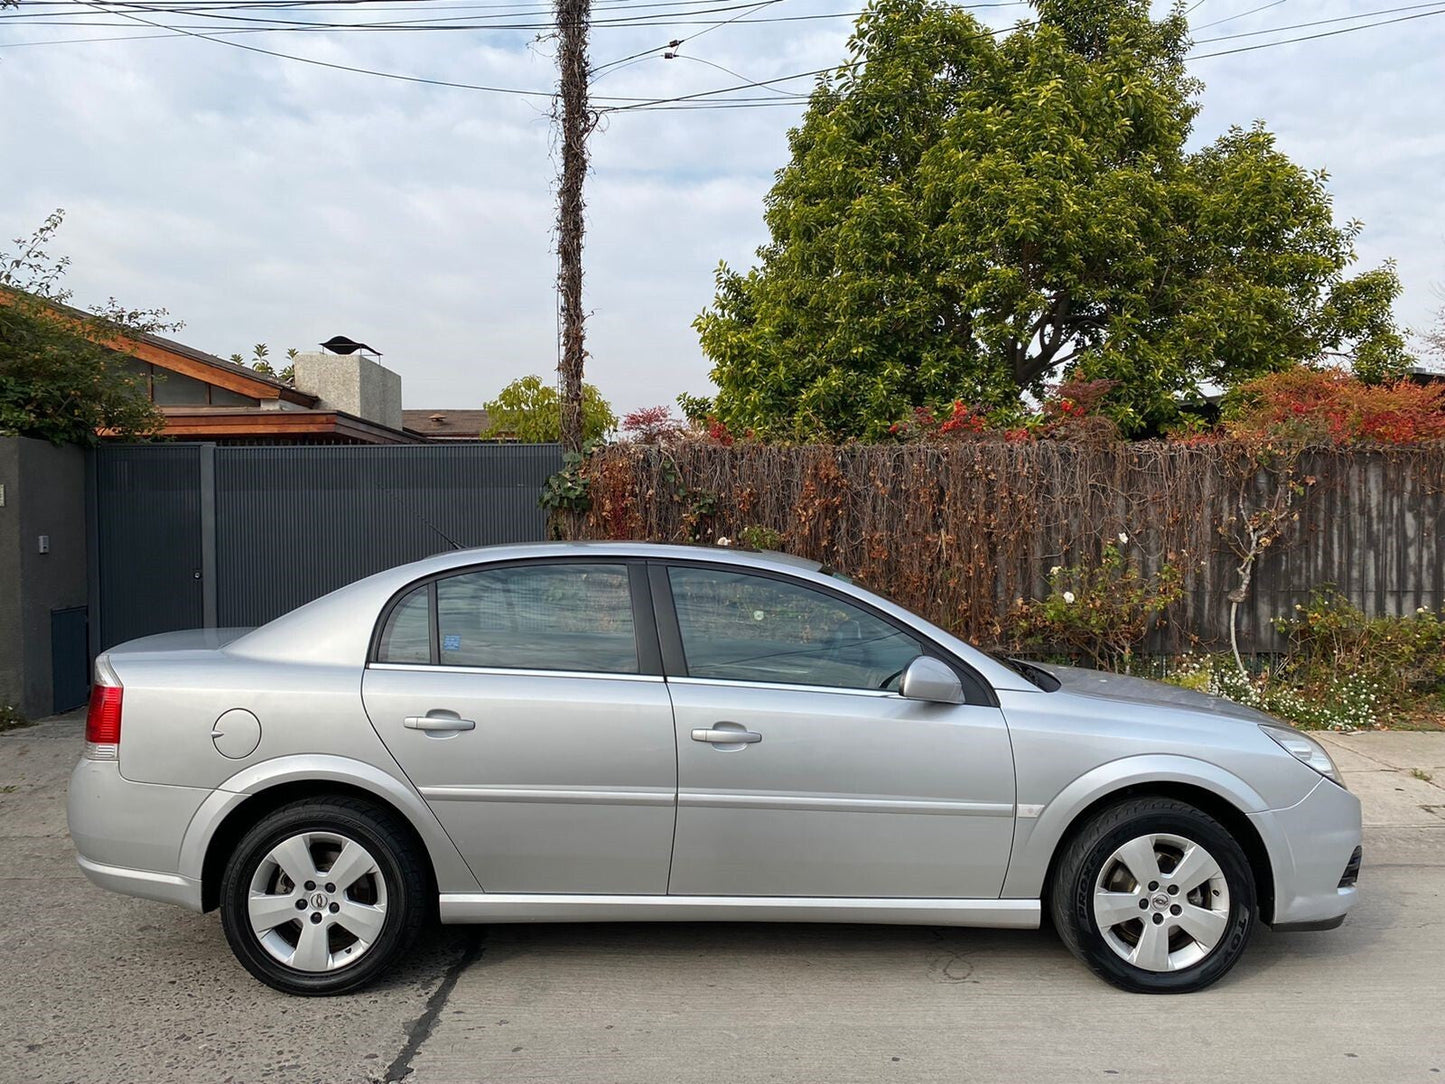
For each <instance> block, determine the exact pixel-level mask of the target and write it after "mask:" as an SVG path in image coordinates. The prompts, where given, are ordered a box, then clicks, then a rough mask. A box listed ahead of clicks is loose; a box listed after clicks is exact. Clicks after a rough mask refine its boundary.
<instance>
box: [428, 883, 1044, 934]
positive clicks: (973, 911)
mask: <svg viewBox="0 0 1445 1084" xmlns="http://www.w3.org/2000/svg"><path fill="white" fill-rule="evenodd" d="M440 911H441V920H442V921H443V922H445V923H466V922H489V923H503V922H709V921H717V922H877V923H887V924H895V925H917V926H987V927H993V928H998V929H1017V930H1033V929H1037V928H1038V926H1039V918H1040V906H1039V901H1038V900H934V899H922V900H917V899H852V898H842V899H819V898H815V897H801V896H800V897H793V896H581V895H578V896H572V895H566V896H563V895H542V894H514V893H499V892H444V893H442V895H441V898H440Z"/></svg>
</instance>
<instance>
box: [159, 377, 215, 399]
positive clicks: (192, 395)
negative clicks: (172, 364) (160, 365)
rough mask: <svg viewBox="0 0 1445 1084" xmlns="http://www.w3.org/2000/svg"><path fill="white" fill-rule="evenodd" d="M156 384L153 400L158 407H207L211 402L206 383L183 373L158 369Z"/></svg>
mask: <svg viewBox="0 0 1445 1084" xmlns="http://www.w3.org/2000/svg"><path fill="white" fill-rule="evenodd" d="M154 384H155V395H154V396H153V398H154V399H155V401H156V404H157V405H158V406H205V404H206V403H207V402H209V401H210V397H209V396H208V395H207V392H206V385H205V383H204V382H202V381H200V380H192V379H191V378H190V377H188V376H186V375H184V374H183V373H171V372H166V370H164V369H156V370H155V377H154Z"/></svg>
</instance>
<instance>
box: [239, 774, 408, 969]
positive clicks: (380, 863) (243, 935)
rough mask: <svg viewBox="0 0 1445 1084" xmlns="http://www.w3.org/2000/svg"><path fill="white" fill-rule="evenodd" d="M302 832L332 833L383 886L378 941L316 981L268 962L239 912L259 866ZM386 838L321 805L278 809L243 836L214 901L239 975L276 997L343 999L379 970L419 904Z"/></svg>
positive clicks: (356, 816)
mask: <svg viewBox="0 0 1445 1084" xmlns="http://www.w3.org/2000/svg"><path fill="white" fill-rule="evenodd" d="M304 832H327V833H334V834H336V835H340V836H345V837H347V838H349V839H352V840H354V841H355V842H357V843H359V844H361V846H363V847H365V848H366V849H367V851H369V852H370V853H371V856H372V857H373V858H375V859H376V864H377V869H378V870H379V872H380V874H381V878H382V881H383V882H384V883H385V886H386V901H387V906H386V919H385V921H384V923H383V925H382V930H381V936H380V937H378V938H377V939H376V941H375V942H374V943H373V944H372V946H371V947H370V948H369V949H368V950H367V951H366V953H365V954H364V955H363V956H362V957H361V958H360V959H359V960H357V961H355V962H354V963H352V964H348V965H347V966H345V967H342V968H339V969H338V970H336V971H328V972H323V973H320V974H316V973H312V972H307V971H299V970H296V969H294V968H291V967H288V966H287V965H285V964H283V963H281V962H280V961H278V960H276V959H275V958H274V957H273V956H271V954H270V953H268V952H267V951H266V949H265V948H264V947H263V946H262V944H261V942H260V938H258V937H257V936H256V933H255V931H254V930H253V929H252V928H251V922H250V917H249V913H248V910H247V899H248V896H249V894H250V888H251V881H252V878H253V877H254V876H255V873H256V869H257V867H258V866H259V865H260V864H261V862H262V860H263V859H264V858H265V857H266V855H267V854H269V853H270V852H271V849H272V848H273V847H275V846H276V845H277V844H278V843H280V842H281V841H282V840H285V839H287V838H289V837H291V836H295V835H299V834H301V833H304ZM389 835H390V833H387V832H386V831H385V830H384V829H379V826H378V824H377V823H376V822H375V821H374V820H373V818H371V817H369V816H367V815H366V814H362V813H357V812H354V811H352V810H349V809H345V808H343V807H339V806H332V805H327V804H323V803H313V804H308V805H305V806H293V807H287V808H282V809H279V810H277V811H276V812H274V813H272V814H270V815H269V816H267V817H265V818H263V819H262V820H261V821H260V822H259V823H258V824H257V825H256V826H255V827H254V828H252V829H251V830H250V831H249V832H247V833H246V835H245V836H244V837H242V839H241V842H240V843H239V844H238V845H237V847H236V849H235V851H234V852H233V853H232V855H231V858H230V860H229V861H228V862H227V863H226V871H225V875H224V877H223V879H222V882H221V894H220V898H221V925H222V927H223V928H224V930H225V933H226V940H227V941H228V942H230V945H231V949H232V951H233V952H234V953H235V954H236V957H237V959H239V960H240V961H241V963H242V965H243V966H244V967H245V968H246V970H247V971H249V972H251V974H252V975H254V976H255V977H256V978H258V979H260V980H261V981H262V982H264V983H266V985H268V986H271V987H273V988H275V989H277V990H281V991H284V992H286V993H291V994H303V995H307V994H309V995H326V994H337V993H344V992H346V991H348V990H353V989H356V988H357V987H359V986H362V985H364V984H365V983H367V982H368V981H370V980H371V979H372V978H373V977H374V976H375V975H376V974H377V972H379V971H381V970H383V969H384V968H385V967H386V966H387V965H388V964H389V963H390V962H391V958H392V957H393V956H394V955H395V954H396V952H397V951H398V949H399V947H400V942H401V940H402V939H403V937H404V936H405V932H406V929H407V927H408V925H409V923H408V921H407V917H408V913H409V912H410V911H412V910H413V909H415V908H416V907H417V906H418V904H419V901H418V900H416V899H413V898H412V893H411V891H410V890H409V886H408V884H407V881H406V878H405V877H403V876H402V871H401V865H400V862H399V856H398V855H397V853H396V843H395V842H394V841H393V840H392V839H390V838H388V836H389Z"/></svg>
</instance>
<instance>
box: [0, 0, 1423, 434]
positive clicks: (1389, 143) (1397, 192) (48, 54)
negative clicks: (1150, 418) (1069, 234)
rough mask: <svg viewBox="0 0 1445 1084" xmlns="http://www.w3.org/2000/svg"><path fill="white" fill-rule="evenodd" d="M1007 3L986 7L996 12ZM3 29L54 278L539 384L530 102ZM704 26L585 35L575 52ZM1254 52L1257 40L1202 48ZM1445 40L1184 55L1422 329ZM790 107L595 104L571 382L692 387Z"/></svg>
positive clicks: (337, 47)
mask: <svg viewBox="0 0 1445 1084" xmlns="http://www.w3.org/2000/svg"><path fill="white" fill-rule="evenodd" d="M854 3H856V0H854ZM516 6H517V7H521V6H523V5H522V3H521V2H519V3H518V4H517V5H516ZM1255 6H1258V5H1257V3H1252V2H1250V0H1204V3H1203V4H1201V5H1200V6H1199V8H1198V9H1197V10H1196V11H1195V13H1194V15H1193V16H1192V18H1193V20H1194V21H1195V23H1196V25H1198V24H1199V23H1200V22H1207V21H1211V20H1215V19H1224V18H1227V17H1229V16H1231V15H1233V14H1235V13H1236V12H1239V11H1246V10H1248V9H1249V8H1251V7H1255ZM79 8H80V9H81V10H85V9H84V6H83V5H79ZM849 8H850V4H849V2H848V0H788V3H787V4H786V5H781V4H780V5H775V6H773V7H770V8H768V9H765V13H766V14H784V13H786V14H789V15H804V14H816V13H824V12H833V11H844V10H849ZM332 10H333V12H335V11H337V10H339V11H341V12H343V13H345V12H346V10H347V9H345V8H342V9H332ZM436 10H437V9H436V8H434V7H432V6H431V5H428V6H427V7H423V8H421V11H422V12H423V13H430V12H432V11H436ZM444 10H452V9H444ZM473 10H475V9H473ZM652 10H661V9H652ZM672 10H681V9H680V8H678V9H672ZM1372 10H1377V6H1376V5H1374V4H1372V3H1371V2H1369V0H1327V2H1321V3H1312V4H1309V5H1302V4H1301V5H1296V4H1293V3H1287V4H1282V5H1279V6H1276V7H1275V8H1273V9H1271V10H1269V11H1266V12H1260V13H1258V14H1256V15H1252V16H1247V17H1244V18H1238V19H1233V20H1231V21H1229V22H1227V23H1225V24H1223V25H1220V26H1218V27H1214V28H1208V29H1204V30H1201V31H1200V32H1199V33H1198V35H1197V36H1198V37H1200V38H1204V37H1214V36H1217V35H1221V34H1233V33H1241V32H1247V31H1251V30H1256V29H1261V28H1265V27H1271V26H1281V25H1285V24H1289V23H1296V22H1304V21H1308V20H1312V19H1321V18H1330V17H1333V16H1336V15H1347V14H1351V13H1358V12H1363V11H1372ZM1026 12H1027V9H1025V8H1023V7H1022V6H1019V7H1015V8H1005V9H1002V10H993V11H990V12H986V13H984V14H986V15H988V16H989V20H990V22H991V25H994V26H1002V25H1005V24H1007V23H1010V22H1012V21H1013V20H1015V19H1017V18H1019V17H1022V16H1023V15H1025V14H1026ZM438 14H440V11H438ZM599 14H602V13H601V12H599ZM606 14H607V15H610V14H611V12H607V13H606ZM728 14H730V13H728ZM77 17H78V16H72V18H77ZM287 17H295V16H293V15H292V14H291V13H289V12H288V13H287ZM301 17H306V16H305V15H303V16H301ZM310 17H313V18H315V17H317V15H315V14H311V15H310ZM393 17H401V16H393ZM689 17H691V16H689ZM726 17H727V14H719V15H717V16H714V17H713V18H714V19H719V18H726ZM171 18H180V17H177V16H172V17H171ZM700 18H704V19H705V17H700ZM88 21H92V22H101V21H105V22H124V20H122V19H120V18H118V17H115V16H111V15H106V16H104V17H101V16H99V15H96V16H95V17H94V18H90V19H89V20H88ZM20 24H21V20H16V19H8V20H0V101H3V102H4V109H3V114H0V116H3V119H0V163H3V164H4V165H3V174H0V175H3V177H4V183H5V190H6V196H7V198H6V199H5V201H4V203H3V204H0V235H3V236H5V237H7V238H8V237H14V236H19V235H22V234H28V233H29V232H30V231H31V230H32V229H33V228H34V227H35V225H37V224H38V223H39V222H40V221H41V220H42V219H43V218H44V216H45V215H46V214H47V213H48V212H49V211H50V210H52V209H53V208H55V207H65V208H66V210H67V212H68V214H67V220H66V225H65V228H64V230H63V231H62V234H61V238H60V244H59V245H58V248H59V249H60V250H62V251H64V252H66V253H68V254H69V255H70V256H71V257H72V258H73V261H74V262H73V266H72V271H71V274H70V285H71V287H72V288H73V289H74V290H75V293H76V297H77V300H78V301H80V302H81V303H89V302H92V301H100V300H103V299H104V298H105V297H107V296H109V295H112V294H114V295H115V296H117V297H118V298H120V299H121V300H123V301H124V302H126V303H127V304H130V305H136V306H146V305H161V306H165V307H166V308H168V309H169V310H170V311H171V312H172V314H173V315H175V316H176V317H178V318H180V319H183V320H185V321H186V325H187V326H186V328H185V329H184V330H183V331H181V332H180V333H178V335H177V337H178V338H180V339H181V340H182V341H184V342H186V343H188V344H190V345H193V346H195V347H198V348H200V349H204V350H209V351H211V352H214V353H217V354H221V355H222V356H225V355H228V354H230V353H232V352H242V353H249V350H250V346H251V344H253V343H255V342H260V341H265V342H267V343H269V344H270V346H271V348H272V352H273V355H279V354H280V353H281V352H282V351H283V350H284V349H285V348H286V347H288V346H298V347H301V348H302V349H306V348H309V347H310V346H311V345H312V344H314V343H317V342H319V341H321V340H322V339H325V338H328V337H330V336H331V335H333V334H338V333H339V334H347V335H351V336H353V337H355V338H358V339H361V340H364V341H366V342H369V343H371V344H373V345H375V346H376V347H378V348H379V349H380V350H382V351H383V352H384V353H385V359H384V360H385V361H386V362H387V364H389V365H391V366H392V367H393V368H395V369H397V370H398V371H399V372H400V373H401V374H402V377H403V386H404V389H405V391H404V395H405V401H406V405H407V406H409V407H453V408H456V407H468V406H476V405H478V404H479V403H480V402H481V401H482V400H484V399H485V398H487V397H489V396H490V395H492V394H493V393H495V391H496V390H497V389H498V388H499V387H500V386H501V385H502V384H504V383H505V382H506V381H508V380H509V379H511V378H512V377H514V376H518V375H522V374H525V373H529V372H535V373H539V374H544V375H546V374H549V373H550V370H551V369H552V367H553V366H554V364H555V356H556V347H555V309H554V297H553V292H552V284H553V277H554V274H555V256H554V255H553V252H552V248H551V229H552V219H553V214H554V211H553V205H552V191H553V177H554V174H555V171H556V164H555V160H554V157H553V142H552V135H551V128H550V124H549V120H548V108H549V103H548V101H547V100H546V99H544V98H537V99H523V98H516V97H511V96H502V95H491V94H482V93H477V92H472V91H465V90H456V89H445V88H436V87H424V86H415V85H408V84H404V83H398V82H392V81H388V80H382V79H376V78H371V77H367V76H363V75H356V74H350V73H346V72H340V71H334V70H328V69H324V68H318V67H312V66H308V65H304V64H298V63H294V62H291V61H286V60H280V59H276V58H272V57H267V56H260V55H256V54H252V53H247V52H244V51H241V50H238V49H233V48H228V47H225V46H222V45H218V44H214V43H212V42H207V41H198V40H194V39H185V38H167V39H163V40H144V41H124V42H109V43H88V44H68V45H35V46H25V47H11V48H4V47H3V46H6V45H15V44H16V43H21V42H26V41H44V40H51V39H55V38H72V37H80V36H85V35H91V36H110V35H122V34H129V33H148V32H152V31H149V30H148V29H147V28H143V27H134V28H132V29H124V28H111V29H105V28H95V29H89V30H81V29H78V28H70V29H67V28H65V27H64V26H55V25H52V26H47V27H43V28H41V27H35V26H23V25H20ZM706 25H707V23H706V22H705V21H704V22H702V23H699V24H694V25H688V26H678V27H662V28H642V29H638V28H629V29H615V28H606V29H604V28H599V29H598V30H597V31H596V32H595V33H594V36H593V44H592V56H593V62H594V64H601V63H604V62H606V61H608V60H611V59H614V58H616V57H621V56H626V55H627V54H629V53H632V52H636V51H638V50H641V49H647V48H650V47H653V46H657V45H660V44H661V43H663V42H664V41H666V40H668V39H669V38H670V37H673V36H676V37H683V36H686V35H687V34H689V33H696V32H697V31H701V30H703V29H704V28H705V26H706ZM1340 25H1348V24H1340ZM849 27H850V23H849V20H847V19H834V20H818V21H811V22H809V21H804V22H790V23H770V24H753V25H748V24H745V23H741V22H739V23H735V24H733V25H730V26H727V27H723V28H719V29H718V30H716V31H713V32H709V33H708V34H706V35H705V36H700V37H699V38H698V40H697V41H696V42H695V43H687V44H685V45H684V46H683V51H684V52H687V53H690V54H691V55H693V56H696V57H700V58H704V59H707V60H709V61H712V62H714V63H716V64H721V65H723V66H725V67H728V68H732V69H734V70H736V71H738V72H740V73H742V74H743V75H745V76H747V77H748V78H749V79H769V78H773V77H775V76H779V75H785V74H789V73H792V72H797V71H804V70H810V69H815V68H821V67H824V66H827V65H829V64H832V63H836V62H837V61H839V60H840V59H842V58H843V55H844V54H843V44H844V41H845V40H846V37H847V33H848V30H849ZM1331 28H1332V27H1322V28H1320V29H1331ZM1310 32H1311V31H1309V30H1300V31H1294V32H1292V33H1293V34H1303V33H1310ZM1281 36H1291V34H1290V33H1286V34H1283V35H1281ZM529 38H530V35H529V34H527V33H510V34H502V33H497V32H491V33H480V32H478V33H470V32H456V33H454V32H441V33H410V34H373V33H357V34H324V35H323V34H295V33H292V34H266V35H247V36H245V37H238V38H235V39H232V40H237V41H243V42H246V43H248V44H256V45H260V46H262V47H265V48H271V49H277V50H280V51H282V52H291V53H297V54H303V55H306V56H310V57H315V58H317V59H322V60H326V61H330V62H333V63H338V64H349V65H354V66H358V67H367V68H375V69H380V70H386V71H394V72H403V73H408V74H416V75H425V76H427V77H431V78H438V79H446V80H452V81H459V82H468V83H484V84H490V85H501V86H509V87H521V88H533V89H538V90H543V91H546V90H550V89H551V87H552V85H553V82H554V79H555V75H554V72H553V68H552V60H551V57H550V53H549V47H548V46H547V45H546V44H545V43H544V44H542V45H535V46H534V45H531V44H529ZM1262 40H1269V39H1268V38H1241V39H1237V40H1234V41H1228V42H1220V43H1218V44H1216V45H1212V46H1207V47H1206V46H1200V47H1199V51H1205V50H1206V49H1208V50H1209V51H1213V50H1215V49H1220V48H1229V47H1231V46H1238V45H1248V44H1254V43H1257V42H1259V41H1262ZM1442 56H1445V16H1442V17H1440V18H1436V19H1421V20H1417V21H1415V22H1410V23H1402V24H1398V25H1395V26H1384V27H1379V28H1375V29H1371V30H1365V31H1361V32H1360V33H1357V34H1348V35H1342V36H1339V37H1335V38H1328V39H1323V40H1319V41H1312V42H1302V43H1300V44H1297V45H1290V46H1283V47H1280V48H1275V49H1265V50H1260V51H1257V52H1252V53H1242V54H1239V55H1236V56H1230V57H1220V58H1216V59H1210V60H1202V61H1200V62H1198V64H1197V65H1196V66H1195V71H1196V74H1198V75H1200V76H1201V77H1202V78H1203V79H1204V80H1205V81H1206V83H1207V89H1206V91H1205V95H1204V99H1203V101H1204V110H1203V112H1202V114H1201V116H1200V118H1199V121H1198V123H1197V125H1196V142H1204V141H1207V140H1209V139H1212V138H1213V137H1214V136H1215V135H1217V134H1218V133H1219V132H1220V131H1222V130H1224V129H1225V128H1226V127H1228V126H1229V125H1230V124H1231V123H1238V124H1248V123H1249V122H1250V121H1252V120H1253V119H1254V118H1256V117H1261V118H1263V119H1264V120H1265V121H1266V123H1267V124H1268V125H1269V127H1270V128H1271V130H1273V131H1275V132H1276V133H1277V134H1278V136H1279V139H1280V144H1281V147H1282V148H1283V149H1284V150H1285V151H1286V152H1287V153H1289V154H1290V155H1291V156H1292V157H1293V158H1295V160H1296V161H1298V162H1300V163H1301V164H1303V165H1306V166H1310V167H1323V168H1326V169H1328V170H1329V171H1330V174H1331V177H1332V180H1331V188H1332V190H1333V192H1334V194H1335V197H1336V209H1337V212H1338V214H1339V215H1340V217H1341V218H1347V217H1355V218H1360V219H1363V220H1364V222H1365V225H1366V229H1365V233H1364V235H1363V236H1362V237H1361V240H1360V244H1359V249H1360V255H1361V260H1362V265H1364V266H1370V265H1373V264H1376V263H1379V262H1380V261H1381V260H1382V259H1385V258H1387V257H1391V256H1393V257H1395V258H1396V259H1397V260H1398V262H1399V267H1400V273H1401V275H1402V277H1403V279H1404V281H1405V285H1406V294H1405V297H1404V299H1403V300H1402V302H1401V304H1400V306H1399V310H1398V311H1399V314H1400V317H1401V319H1402V320H1403V321H1404V322H1405V323H1407V324H1411V325H1414V326H1416V327H1424V326H1426V325H1427V324H1428V322H1429V319H1430V315H1431V314H1432V312H1433V311H1434V309H1435V307H1436V305H1437V304H1438V301H1437V299H1436V298H1435V296H1434V295H1433V294H1432V293H1431V289H1430V287H1431V285H1432V284H1434V283H1438V282H1440V281H1441V280H1442V279H1445V259H1442V245H1445V210H1442V201H1441V200H1440V193H1441V188H1440V180H1439V175H1440V163H1441V161H1442V160H1445V155H1442V152H1445V130H1442V128H1441V126H1440V122H1439V116H1438V99H1439V87H1440V84H1441V77H1442V76H1445V62H1442V61H1441V59H1440V58H1441V57H1442ZM733 81H734V80H733V79H732V77H731V76H728V75H726V74H724V73H723V72H720V71H717V70H715V69H712V68H709V67H707V66H705V65H703V64H699V63H683V62H680V61H665V60H663V59H661V58H660V57H658V58H653V59H648V60H645V61H642V62H640V63H637V64H633V65H630V66H628V67H626V68H621V67H619V68H618V69H617V70H616V71H614V72H612V73H610V74H609V75H607V76H606V77H605V78H603V79H602V80H601V81H600V82H599V83H598V85H597V87H596V93H597V94H599V95H613V96H642V97H651V96H664V95H672V94H681V93H688V92H691V91H696V90H705V89H710V88H713V87H717V86H724V85H728V84H730V83H732V82H733ZM808 86H809V83H808V81H801V82H797V83H791V84H786V87H787V89H796V90H806V89H807V88H808ZM800 112H801V106H800V105H799V106H786V107H783V108H778V109H758V110H723V111H711V112H698V111H690V112H646V113H634V114H627V115H614V116H612V117H611V118H610V119H609V120H608V121H607V122H606V123H605V124H604V126H603V127H602V129H601V130H600V131H599V132H598V134H597V135H596V137H595V138H594V140H593V142H592V149H593V154H594V159H593V166H594V168H593V173H592V176H591V177H590V178H589V181H588V188H587V198H588V213H589V225H588V230H589V232H588V240H587V271H586V274H587V303H588V307H589V308H590V309H591V311H592V313H593V316H592V320H591V322H590V324H589V329H590V330H589V341H588V345H589V349H590V351H591V354H592V357H591V359H590V361H589V367H588V379H589V380H591V381H593V382H594V383H597V384H598V385H600V386H601V388H602V390H603V391H604V393H605V394H606V395H607V396H608V397H609V398H610V399H612V401H613V402H614V404H615V405H616V406H617V407H618V408H620V409H622V410H627V409H631V408H633V407H637V406H644V405H650V404H653V403H670V402H671V401H672V400H673V398H674V397H675V396H676V395H677V393H678V392H680V391H690V392H695V393H696V392H704V391H706V390H707V387H708V380H707V375H706V373H707V363H706V361H705V359H703V357H702V356H701V353H700V351H699V350H698V346H697V339H696V336H695V334H694V332H693V331H692V329H691V326H690V325H691V322H692V319H693V317H694V316H695V315H696V314H697V313H698V311H699V310H701V309H702V308H703V306H704V305H706V304H707V303H708V301H709V300H710V299H711V296H712V282H713V272H714V269H715V268H716V265H717V263H718V261H719V260H720V259H726V260H727V261H728V262H729V263H730V264H732V265H734V266H736V267H745V266H747V265H748V263H749V262H750V260H751V258H752V253H753V250H754V249H755V248H756V247H757V245H758V244H760V243H761V242H762V241H763V240H764V236H765V234H764V229H763V224H762V197H763V195H764V194H765V193H766V191H767V189H768V187H769V186H770V184H771V182H772V176H773V171H774V170H776V169H777V168H778V167H779V166H780V165H781V164H782V163H783V162H784V160H785V158H786V154H787V142H786V133H787V129H788V127H789V126H790V125H791V124H793V123H795V122H796V120H797V118H798V116H799V114H800Z"/></svg>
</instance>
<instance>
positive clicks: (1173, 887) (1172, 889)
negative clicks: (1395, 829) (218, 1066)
mask: <svg viewBox="0 0 1445 1084" xmlns="http://www.w3.org/2000/svg"><path fill="white" fill-rule="evenodd" d="M326 887H327V888H330V887H331V886H330V885H327V886H326ZM1169 895H1171V896H1177V895H1179V886H1178V885H1170V886H1169Z"/></svg>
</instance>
